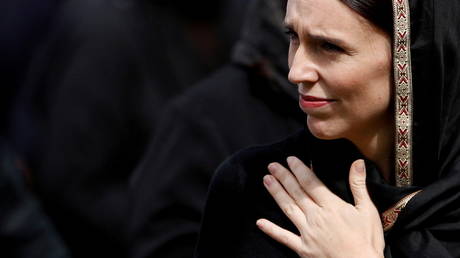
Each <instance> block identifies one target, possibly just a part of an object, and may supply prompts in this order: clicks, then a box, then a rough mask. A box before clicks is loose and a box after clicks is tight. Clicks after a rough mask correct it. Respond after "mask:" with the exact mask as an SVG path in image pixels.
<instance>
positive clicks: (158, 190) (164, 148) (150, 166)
mask: <svg viewBox="0 0 460 258" xmlns="http://www.w3.org/2000/svg"><path fill="white" fill-rule="evenodd" d="M282 17H283V15H282V12H281V7H280V5H277V1H276V0H275V1H266V0H254V1H252V2H251V3H250V5H249V9H248V12H247V19H246V20H245V23H244V30H243V34H242V37H241V39H240V40H239V41H238V43H237V44H236V46H235V49H234V52H233V57H232V62H231V63H230V64H228V65H226V66H225V67H223V68H222V69H220V70H219V71H217V72H216V73H214V74H213V75H212V76H210V77H208V78H207V79H205V80H203V81H201V82H200V83H199V84H198V85H195V86H194V87H193V89H191V90H189V91H187V92H185V93H184V94H183V95H182V96H180V97H178V98H176V99H174V100H173V101H172V103H171V104H170V105H168V107H167V108H165V110H164V112H163V114H162V119H161V121H160V123H159V127H158V130H157V133H156V134H155V137H154V139H153V141H152V142H151V144H150V146H149V151H148V153H147V154H146V156H145V157H144V160H143V162H142V163H141V165H140V166H139V167H138V168H137V171H136V173H135V176H134V178H133V181H132V187H133V189H134V190H133V191H134V195H133V197H134V200H133V202H134V203H135V208H134V215H133V218H132V221H133V224H132V227H133V228H132V231H133V234H134V235H135V237H134V241H133V248H132V253H131V256H132V257H168V258H170V257H191V256H193V251H194V246H195V243H196V239H197V235H198V232H199V225H200V219H201V215H202V210H203V206H204V202H205V199H206V192H207V188H208V184H209V181H210V179H211V177H212V175H213V173H214V171H215V169H216V168H217V167H218V165H219V163H220V162H222V161H223V160H224V159H225V158H226V157H227V156H228V155H230V154H231V153H233V152H235V151H237V150H239V149H241V148H244V147H246V146H250V145H254V144H261V143H264V142H272V141H276V140H278V139H280V138H283V137H284V136H285V135H288V134H290V133H292V132H294V131H296V130H297V129H298V128H301V127H302V124H303V123H304V120H305V117H304V115H303V113H302V112H301V111H300V110H299V109H298V102H297V97H296V87H295V86H293V85H292V84H290V83H289V82H288V81H287V70H288V68H287V50H288V40H287V37H286V35H284V33H283V28H282V22H281V21H282Z"/></svg>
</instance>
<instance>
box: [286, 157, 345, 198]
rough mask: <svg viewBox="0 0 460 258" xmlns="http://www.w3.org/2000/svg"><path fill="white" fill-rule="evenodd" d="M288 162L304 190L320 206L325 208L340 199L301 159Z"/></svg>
mask: <svg viewBox="0 0 460 258" xmlns="http://www.w3.org/2000/svg"><path fill="white" fill-rule="evenodd" d="M287 162H288V165H289V168H290V169H291V171H292V172H293V173H294V175H295V177H296V178H297V180H298V181H299V183H300V185H301V186H302V189H303V190H304V191H305V192H306V193H307V194H308V196H310V197H311V199H312V200H313V201H314V202H315V203H316V204H317V205H318V206H320V207H324V206H325V205H326V204H328V203H331V202H334V201H337V199H338V197H337V196H336V195H335V194H334V193H332V192H331V191H330V190H329V189H328V188H327V186H325V185H324V184H323V182H321V180H319V178H318V177H317V176H316V175H315V173H313V171H312V170H311V169H310V168H308V167H307V166H306V165H305V164H304V163H303V162H302V161H301V160H300V159H298V158H296V157H288V158H287Z"/></svg>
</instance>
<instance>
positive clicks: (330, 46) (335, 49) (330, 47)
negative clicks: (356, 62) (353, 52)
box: [321, 42, 345, 53]
mask: <svg viewBox="0 0 460 258" xmlns="http://www.w3.org/2000/svg"><path fill="white" fill-rule="evenodd" d="M321 48H322V49H324V50H326V51H328V52H340V53H343V52H345V50H344V49H343V48H341V47H339V46H337V45H335V44H333V43H330V42H323V43H321Z"/></svg>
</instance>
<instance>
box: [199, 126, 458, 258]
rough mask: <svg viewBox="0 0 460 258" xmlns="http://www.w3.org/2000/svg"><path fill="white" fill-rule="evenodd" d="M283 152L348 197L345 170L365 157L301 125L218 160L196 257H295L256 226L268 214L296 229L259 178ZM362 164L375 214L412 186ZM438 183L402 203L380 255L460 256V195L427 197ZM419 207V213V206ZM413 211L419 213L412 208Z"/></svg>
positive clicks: (281, 158) (350, 199)
mask: <svg viewBox="0 0 460 258" xmlns="http://www.w3.org/2000/svg"><path fill="white" fill-rule="evenodd" d="M289 156H297V157H298V158H300V159H301V160H302V161H303V162H304V163H305V164H311V165H313V168H314V170H315V174H316V175H317V176H318V178H320V179H321V180H322V181H323V182H324V183H325V184H326V185H327V186H328V187H329V189H330V190H331V191H332V192H333V193H335V194H336V195H338V196H339V197H340V198H342V199H343V200H345V201H347V202H349V203H353V197H352V195H351V192H350V189H349V185H348V174H349V168H350V165H351V163H352V162H353V161H354V160H356V159H359V158H363V157H362V156H361V155H360V153H359V152H358V151H357V149H356V148H355V147H354V146H353V145H352V144H351V143H350V142H348V141H346V140H334V141H322V140H318V139H316V138H314V137H313V136H312V135H311V134H310V133H309V132H308V130H302V131H301V132H298V133H297V134H295V135H292V136H290V137H289V138H287V139H285V140H283V141H281V142H278V143H275V144H270V145H265V146H259V147H252V148H248V149H245V150H242V151H240V152H238V153H236V154H235V155H233V156H232V157H231V158H229V159H228V160H227V161H226V162H224V163H223V164H222V165H221V166H220V167H219V169H218V171H217V172H216V174H215V177H214V178H213V180H212V183H211V187H210V190H209V193H208V194H209V196H208V200H207V203H206V208H205V212H204V217H203V223H202V228H201V232H200V237H199V241H198V245H197V248H196V254H195V255H196V257H200V258H203V257H264V258H266V257H298V256H297V254H296V253H295V252H293V251H291V250H289V249H288V248H287V247H285V246H283V245H282V244H279V243H278V242H276V241H275V240H273V239H271V238H270V237H269V236H267V235H266V234H265V233H263V232H262V231H261V230H260V229H259V228H258V227H257V226H256V221H257V220H258V219H260V218H266V219H268V220H270V221H272V222H273V223H275V224H277V225H279V226H281V227H283V228H286V229H288V230H290V231H291V232H295V233H298V230H297V229H296V227H295V226H294V225H293V224H292V223H291V222H290V221H289V219H288V218H287V217H286V215H284V213H283V212H282V211H281V209H280V208H279V207H278V205H277V204H276V202H275V201H274V199H273V198H272V197H271V195H270V194H269V193H268V191H267V190H266V188H265V187H264V186H263V183H262V178H263V177H264V175H266V174H268V170H267V166H268V164H270V163H271V162H280V163H281V164H283V165H284V166H287V164H286V161H285V160H286V158H287V157H289ZM366 170H367V185H368V188H369V191H370V195H371V198H372V200H373V202H374V203H375V204H376V206H377V208H378V210H379V211H380V212H383V211H385V210H386V209H388V208H389V207H391V206H392V205H393V204H394V203H395V202H396V201H398V199H400V198H401V197H403V196H404V195H406V194H407V193H409V192H411V191H413V189H410V188H409V189H402V188H395V187H392V186H390V185H387V184H386V183H385V182H384V180H383V178H382V177H381V176H380V174H379V172H378V171H377V170H376V169H375V166H374V165H373V164H372V163H371V162H369V161H366ZM436 189H437V190H440V189H441V186H440V185H433V186H432V187H429V188H426V189H425V191H426V192H429V193H428V194H427V195H425V192H422V193H421V194H419V196H416V197H414V200H413V201H411V202H409V205H408V206H407V207H406V209H408V210H409V211H407V212H406V210H404V211H403V213H401V214H400V218H399V219H398V221H397V222H396V224H395V226H394V228H393V229H391V230H390V231H389V232H387V233H385V243H386V247H385V257H418V256H420V255H422V256H421V257H458V255H460V244H459V242H458V238H457V237H456V236H458V232H459V229H460V228H459V225H460V223H459V222H458V218H457V217H458V214H459V210H460V208H459V206H458V197H457V196H458V194H454V195H452V196H451V198H450V200H448V201H443V202H442V203H441V202H438V201H440V200H441V199H440V198H439V197H438V199H437V200H430V201H427V200H426V199H425V198H427V196H433V195H432V193H433V190H436ZM424 199H425V200H424ZM423 202H425V204H424V205H421V204H422V203H423ZM437 202H438V203H437ZM420 205H421V206H420ZM455 205H456V206H455ZM409 206H411V207H409ZM417 206H420V207H418V208H417ZM422 207H424V208H425V210H424V211H421V210H420V209H421V208H422ZM411 209H416V210H417V209H418V211H416V212H415V213H414V212H413V211H412V210H411ZM446 211H448V212H446ZM442 212H446V213H445V214H443V213H442ZM441 214H443V215H441ZM408 221H410V223H408ZM357 226H359V225H357ZM421 226H422V228H421Z"/></svg>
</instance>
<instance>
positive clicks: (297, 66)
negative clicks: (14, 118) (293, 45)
mask: <svg viewBox="0 0 460 258" xmlns="http://www.w3.org/2000/svg"><path fill="white" fill-rule="evenodd" d="M289 59H290V60H289V75H288V79H289V81H290V82H292V83H294V84H300V83H314V82H316V81H318V79H319V75H318V70H317V67H316V66H315V64H314V63H313V62H312V59H311V57H310V55H309V53H308V52H307V51H305V48H303V47H299V48H298V49H297V50H295V51H290V53H289Z"/></svg>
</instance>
